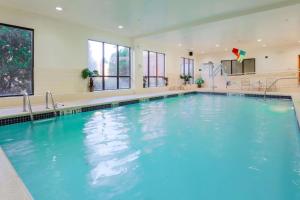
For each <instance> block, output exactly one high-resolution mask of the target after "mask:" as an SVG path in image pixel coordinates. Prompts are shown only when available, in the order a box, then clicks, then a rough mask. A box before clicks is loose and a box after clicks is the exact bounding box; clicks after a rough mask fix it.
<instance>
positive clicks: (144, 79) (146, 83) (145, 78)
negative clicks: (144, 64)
mask: <svg viewBox="0 0 300 200" xmlns="http://www.w3.org/2000/svg"><path fill="white" fill-rule="evenodd" d="M143 87H144V88H147V87H148V78H147V77H146V76H144V78H143Z"/></svg>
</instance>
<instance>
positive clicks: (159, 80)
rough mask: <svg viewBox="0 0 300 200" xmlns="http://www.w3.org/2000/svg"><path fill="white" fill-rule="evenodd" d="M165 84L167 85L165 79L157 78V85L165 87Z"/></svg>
mask: <svg viewBox="0 0 300 200" xmlns="http://www.w3.org/2000/svg"><path fill="white" fill-rule="evenodd" d="M164 86H165V79H164V78H157V87H164Z"/></svg>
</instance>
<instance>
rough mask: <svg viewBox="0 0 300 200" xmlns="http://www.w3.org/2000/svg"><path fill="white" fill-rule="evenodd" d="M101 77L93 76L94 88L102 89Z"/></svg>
mask: <svg viewBox="0 0 300 200" xmlns="http://www.w3.org/2000/svg"><path fill="white" fill-rule="evenodd" d="M102 79H103V77H94V78H93V82H94V90H96V91H99V90H103V87H102V85H103V82H102Z"/></svg>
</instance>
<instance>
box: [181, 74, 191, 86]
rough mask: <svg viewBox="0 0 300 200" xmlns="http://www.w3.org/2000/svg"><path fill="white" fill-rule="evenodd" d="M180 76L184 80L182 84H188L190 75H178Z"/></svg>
mask: <svg viewBox="0 0 300 200" xmlns="http://www.w3.org/2000/svg"><path fill="white" fill-rule="evenodd" d="M180 78H181V79H183V80H184V85H186V84H188V82H189V81H190V79H191V78H192V76H191V75H180Z"/></svg>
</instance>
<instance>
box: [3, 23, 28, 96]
mask: <svg viewBox="0 0 300 200" xmlns="http://www.w3.org/2000/svg"><path fill="white" fill-rule="evenodd" d="M22 92H27V93H28V94H33V30H32V29H27V28H22V27H16V26H11V25H6V24H0V97H4V96H16V95H21V94H22Z"/></svg>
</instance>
